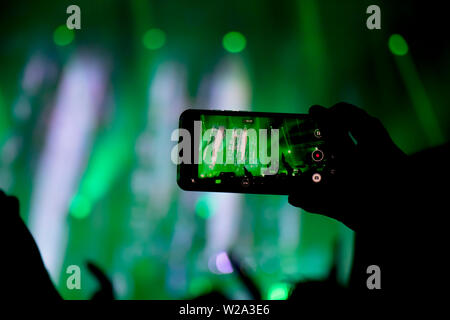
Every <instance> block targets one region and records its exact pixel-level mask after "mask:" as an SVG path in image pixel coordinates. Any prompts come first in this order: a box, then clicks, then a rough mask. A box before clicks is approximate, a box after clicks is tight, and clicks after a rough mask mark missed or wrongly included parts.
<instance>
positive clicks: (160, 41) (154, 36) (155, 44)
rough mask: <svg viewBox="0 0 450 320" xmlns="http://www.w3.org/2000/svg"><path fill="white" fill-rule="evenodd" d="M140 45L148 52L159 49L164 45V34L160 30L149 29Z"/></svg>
mask: <svg viewBox="0 0 450 320" xmlns="http://www.w3.org/2000/svg"><path fill="white" fill-rule="evenodd" d="M142 43H143V44H144V47H146V48H147V49H149V50H156V49H159V48H161V47H162V46H164V44H165V43H166V34H165V32H164V31H162V30H160V29H156V28H154V29H150V30H148V31H147V32H146V33H144V36H143V37H142Z"/></svg>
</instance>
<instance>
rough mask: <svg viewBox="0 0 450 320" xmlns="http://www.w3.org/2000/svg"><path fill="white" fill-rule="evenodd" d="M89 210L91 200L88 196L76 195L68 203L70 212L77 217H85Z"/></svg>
mask: <svg viewBox="0 0 450 320" xmlns="http://www.w3.org/2000/svg"><path fill="white" fill-rule="evenodd" d="M90 212H91V202H90V201H89V199H88V198H86V197H84V196H82V195H77V196H75V197H74V198H73V199H72V202H71V203H70V214H71V215H72V216H73V217H74V218H77V219H83V218H86V217H87V216H88V215H89V213H90Z"/></svg>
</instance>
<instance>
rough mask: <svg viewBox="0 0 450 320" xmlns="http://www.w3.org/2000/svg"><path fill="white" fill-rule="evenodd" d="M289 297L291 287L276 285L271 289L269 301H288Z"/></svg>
mask: <svg viewBox="0 0 450 320" xmlns="http://www.w3.org/2000/svg"><path fill="white" fill-rule="evenodd" d="M288 297H289V285H288V284H286V283H276V284H274V285H272V286H271V287H270V288H269V291H268V294H267V298H268V299H269V300H286V299H287V298H288Z"/></svg>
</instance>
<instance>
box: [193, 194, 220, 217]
mask: <svg viewBox="0 0 450 320" xmlns="http://www.w3.org/2000/svg"><path fill="white" fill-rule="evenodd" d="M216 207H217V205H216V203H215V201H214V199H213V198H212V197H211V196H209V195H203V196H201V197H200V198H198V200H197V203H196V204H195V213H196V214H197V215H198V216H199V217H201V218H203V219H208V218H211V217H212V216H213V215H214V213H215V211H216Z"/></svg>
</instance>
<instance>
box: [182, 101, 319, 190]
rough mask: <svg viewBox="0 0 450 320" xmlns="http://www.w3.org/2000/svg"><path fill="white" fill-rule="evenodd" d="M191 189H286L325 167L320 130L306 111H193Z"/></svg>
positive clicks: (189, 180) (191, 120) (190, 119)
mask: <svg viewBox="0 0 450 320" xmlns="http://www.w3.org/2000/svg"><path fill="white" fill-rule="evenodd" d="M189 121H190V122H192V126H189V127H190V128H191V131H194V134H193V135H192V136H193V137H194V143H193V149H194V150H193V151H194V153H195V154H194V159H195V161H194V163H193V164H192V169H191V170H189V172H190V175H191V176H190V177H189V178H190V179H185V180H186V181H187V180H188V182H189V183H190V184H191V186H190V188H188V189H189V190H193V189H194V190H203V191H204V190H209V191H224V192H244V193H267V194H280V193H281V194H285V193H287V190H286V188H287V185H288V184H289V183H290V182H292V180H293V179H295V178H297V177H301V176H304V175H306V174H308V175H310V174H311V173H315V174H320V172H322V171H323V168H324V164H325V161H326V159H325V157H324V152H323V144H324V142H323V140H322V137H321V134H320V131H319V130H318V129H317V126H316V125H315V123H314V122H313V121H312V119H311V118H310V117H309V116H307V115H302V114H299V115H295V114H275V113H267V114H264V113H251V112H227V111H217V112H214V111H208V112H205V113H202V112H201V111H200V110H198V111H197V114H196V115H195V116H194V117H189Z"/></svg>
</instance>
